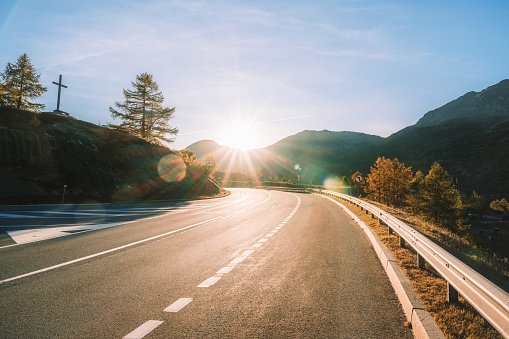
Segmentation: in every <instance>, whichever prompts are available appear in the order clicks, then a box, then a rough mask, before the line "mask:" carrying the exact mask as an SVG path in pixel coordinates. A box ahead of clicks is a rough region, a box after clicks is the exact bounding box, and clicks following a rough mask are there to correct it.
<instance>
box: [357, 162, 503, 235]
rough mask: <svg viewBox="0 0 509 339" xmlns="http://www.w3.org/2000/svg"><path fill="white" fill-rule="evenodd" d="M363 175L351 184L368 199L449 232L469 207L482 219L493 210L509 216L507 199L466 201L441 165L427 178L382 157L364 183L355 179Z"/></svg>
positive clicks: (478, 198)
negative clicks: (489, 209)
mask: <svg viewBox="0 0 509 339" xmlns="http://www.w3.org/2000/svg"><path fill="white" fill-rule="evenodd" d="M359 174H360V173H359V172H356V173H354V174H353V175H352V178H351V179H352V180H351V181H352V183H353V184H354V186H356V187H357V188H358V189H360V190H362V191H364V193H366V196H367V198H368V199H371V200H374V201H377V202H379V203H382V204H385V205H389V206H393V207H396V208H403V209H406V210H409V211H410V212H412V213H414V214H417V215H419V216H421V217H422V218H423V219H424V220H426V221H429V222H432V223H434V224H436V225H443V226H445V227H447V228H449V229H455V228H457V227H458V226H459V225H460V222H461V219H462V217H463V212H464V210H465V209H466V208H468V209H470V210H472V211H473V212H475V213H476V214H478V215H479V216H482V215H483V214H485V213H486V212H487V210H488V208H489V207H491V208H492V209H494V210H499V211H502V212H504V213H506V214H507V213H509V204H508V203H507V201H506V200H505V199H502V200H495V201H493V202H491V204H488V203H487V201H486V199H485V198H484V197H482V196H480V195H478V194H477V193H476V192H475V191H474V192H473V193H472V196H471V197H469V198H467V199H462V196H461V194H460V192H459V190H458V189H457V188H456V187H455V185H454V181H453V178H452V177H451V176H450V175H449V174H448V173H447V171H446V170H444V169H443V168H442V166H440V164H439V163H438V162H435V163H434V164H433V165H432V166H431V169H430V170H429V173H428V174H427V175H424V173H422V172H421V171H417V172H416V173H413V171H412V168H411V167H406V166H405V165H404V164H403V163H400V162H399V161H398V159H397V158H395V159H394V160H391V159H386V158H385V157H379V158H378V159H377V160H376V162H375V164H374V165H373V166H372V167H371V168H370V173H369V174H368V175H367V176H366V178H365V180H364V181H363V182H361V183H358V182H356V181H355V180H354V179H355V177H356V176H358V175H359Z"/></svg>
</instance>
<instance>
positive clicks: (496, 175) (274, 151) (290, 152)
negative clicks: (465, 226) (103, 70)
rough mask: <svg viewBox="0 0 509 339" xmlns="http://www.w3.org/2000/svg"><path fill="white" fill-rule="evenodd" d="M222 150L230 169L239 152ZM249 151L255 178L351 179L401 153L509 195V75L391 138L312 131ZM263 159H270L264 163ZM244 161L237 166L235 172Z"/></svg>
mask: <svg viewBox="0 0 509 339" xmlns="http://www.w3.org/2000/svg"><path fill="white" fill-rule="evenodd" d="M199 143H200V142H197V143H195V144H193V145H195V146H196V145H199ZM191 146H192V145H190V149H191V150H193V147H194V146H193V147H191ZM215 152H216V153H215V157H216V159H217V158H219V161H218V165H219V166H218V167H219V170H223V171H224V170H228V168H227V166H228V164H227V163H225V162H223V161H222V160H223V159H226V158H227V156H226V155H225V154H227V153H229V152H231V149H229V148H228V147H227V146H222V148H220V149H216V151H215ZM247 154H249V155H250V158H252V159H254V160H252V167H255V171H251V174H252V175H256V173H258V172H261V173H262V175H264V176H266V177H268V176H272V177H274V176H275V175H278V176H279V177H280V178H281V177H282V176H287V177H292V178H294V179H293V181H295V178H296V176H297V175H300V176H301V177H302V178H303V179H304V180H312V181H313V182H323V180H324V178H326V177H330V176H347V177H348V176H350V174H352V173H353V172H355V171H357V170H359V171H361V172H362V173H364V174H366V173H368V172H369V170H370V167H371V166H372V165H373V164H374V162H375V161H376V159H377V158H378V157H380V156H385V157H386V158H398V159H399V160H400V161H401V162H404V163H405V164H406V165H407V166H412V167H413V170H414V171H417V170H421V171H423V172H424V173H427V171H428V170H429V168H430V167H431V165H432V164H433V162H435V161H437V162H439V163H440V164H441V165H442V166H444V167H445V168H446V170H448V171H449V173H450V174H451V175H452V176H453V177H455V178H456V179H455V180H457V181H458V185H459V186H460V188H461V189H463V190H464V191H467V192H468V191H472V190H476V192H478V193H479V192H481V193H484V194H493V195H495V196H508V194H509V193H508V192H509V171H508V170H507V169H508V168H509V160H508V159H509V80H507V79H505V80H502V81H500V82H499V83H497V84H495V85H492V86H489V87H487V88H486V89H484V90H482V91H480V92H473V91H472V92H468V93H466V94H464V95H462V96H460V97H459V98H457V99H455V100H452V101H450V102H448V103H446V104H445V105H443V106H441V107H439V108H437V109H435V110H431V111H429V112H427V113H426V114H424V115H423V117H422V118H421V119H419V120H418V122H417V123H416V124H414V125H411V126H407V127H405V128H403V129H401V130H399V131H397V132H395V133H393V134H392V135H390V136H388V137H385V138H384V137H380V136H375V135H369V134H365V133H361V132H350V131H342V132H334V131H328V130H322V131H310V130H305V131H302V132H299V133H297V134H295V135H291V136H288V137H286V138H283V139H281V140H280V141H278V142H276V143H274V144H272V145H270V146H267V147H265V148H263V149H260V150H250V151H248V152H247ZM203 156H204V155H203ZM260 158H264V159H265V160H264V162H263V161H257V160H256V159H260ZM267 159H269V160H267ZM296 165H299V166H298V168H299V169H298V170H295V169H294V167H295V166H296ZM240 166H241V164H240V163H236V167H233V170H236V169H237V168H238V167H240ZM243 166H244V167H243V170H244V171H246V172H247V171H248V168H247V167H246V166H245V164H244V165H243ZM231 169H232V168H230V170H231Z"/></svg>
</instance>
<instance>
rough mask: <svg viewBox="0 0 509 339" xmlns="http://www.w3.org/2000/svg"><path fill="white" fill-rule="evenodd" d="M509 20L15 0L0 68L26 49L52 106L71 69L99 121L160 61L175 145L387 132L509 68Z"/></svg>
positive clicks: (81, 99) (412, 9)
mask: <svg viewBox="0 0 509 339" xmlns="http://www.w3.org/2000/svg"><path fill="white" fill-rule="evenodd" d="M508 18H509V2H508V1H505V0H502V1H496V0H494V1H491V0H490V1H468V0H466V1H455V0H451V1H433V0H432V1H363V0H358V1H356V0H351V1H348V0H345V1H340V0H338V1H318V0H313V1H215V0H209V1H192V0H191V1H183V0H175V1H151V0H148V1H108V0H102V1H95V0H91V1H69V0H60V1H57V0H45V1H38V0H19V1H9V0H3V1H2V2H1V3H0V70H1V71H3V70H4V69H5V65H6V64H7V62H15V61H16V59H17V58H18V57H19V56H20V55H21V54H23V53H27V54H28V56H29V57H30V59H31V60H32V63H33V65H34V66H35V67H36V68H37V69H38V71H39V72H40V74H41V83H42V84H43V85H44V86H46V87H47V88H48V92H46V93H45V94H44V95H43V96H42V97H41V98H40V99H39V102H41V103H44V104H46V110H47V111H51V110H53V109H55V108H56V97H57V86H55V85H53V84H52V83H51V82H52V81H58V75H59V74H62V75H63V83H64V84H65V85H67V86H68V88H67V89H63V90H62V99H61V105H60V108H61V109H62V110H64V111H66V112H70V113H71V114H72V115H73V116H75V117H76V118H78V119H81V120H85V121H89V122H93V123H101V124H105V123H107V122H112V121H113V120H112V118H111V115H110V113H109V110H108V107H109V106H113V105H114V102H115V101H119V100H122V99H123V96H122V89H123V88H130V83H131V81H133V80H135V77H136V75H137V74H140V73H143V72H148V73H150V74H152V75H153V76H154V79H155V80H156V81H157V82H158V84H159V85H160V89H161V90H162V92H163V94H164V96H165V103H164V104H165V106H168V107H175V108H176V112H175V117H174V119H173V120H172V124H173V125H174V126H176V127H178V128H179V129H180V133H179V135H178V136H177V138H176V141H175V143H173V144H172V145H171V147H172V148H175V149H182V148H185V147H186V146H188V145H189V144H191V143H193V142H195V141H198V140H202V139H213V140H215V141H217V142H219V143H221V144H227V145H229V146H239V147H242V148H258V147H265V146H268V145H270V144H272V143H274V142H276V141H278V140H280V139H282V138H284V137H286V136H289V135H292V134H296V133H298V132H300V131H302V130H306V129H308V130H323V129H328V130H332V131H344V130H348V131H356V132H363V133H369V134H376V135H380V136H388V135H390V134H392V133H394V132H397V131H398V130H399V129H401V128H403V127H406V126H408V125H412V124H414V123H416V122H417V120H418V119H419V118H420V117H421V116H422V115H424V114H425V113H426V112H427V111H429V110H432V109H435V108H438V107H439V106H441V105H443V104H445V103H447V102H449V101H451V100H453V99H455V98H457V97H459V96H461V95H463V94H464V93H466V92H469V91H480V90H482V89H484V88H486V87H488V86H490V85H493V84H496V83H498V82H499V81H501V80H503V79H506V78H509V38H508V36H509V20H508ZM117 122H118V121H117Z"/></svg>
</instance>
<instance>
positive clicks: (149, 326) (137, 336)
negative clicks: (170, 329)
mask: <svg viewBox="0 0 509 339" xmlns="http://www.w3.org/2000/svg"><path fill="white" fill-rule="evenodd" d="M162 323H163V321H159V320H149V321H147V322H145V323H144V324H143V325H141V326H140V327H138V328H137V329H135V330H134V331H132V332H131V333H129V334H128V335H126V336H125V337H124V339H141V338H143V337H144V336H146V335H147V334H149V333H150V332H152V331H153V330H154V329H155V328H156V327H157V326H159V325H161V324H162Z"/></svg>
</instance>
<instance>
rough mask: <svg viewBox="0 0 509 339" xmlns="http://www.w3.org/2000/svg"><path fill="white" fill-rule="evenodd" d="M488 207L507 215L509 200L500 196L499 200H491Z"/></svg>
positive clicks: (508, 212) (508, 213)
mask: <svg viewBox="0 0 509 339" xmlns="http://www.w3.org/2000/svg"><path fill="white" fill-rule="evenodd" d="M490 207H491V209H493V210H495V211H500V212H502V213H504V214H505V215H509V202H508V201H507V200H506V198H502V199H501V200H493V201H492V202H491V203H490Z"/></svg>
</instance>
